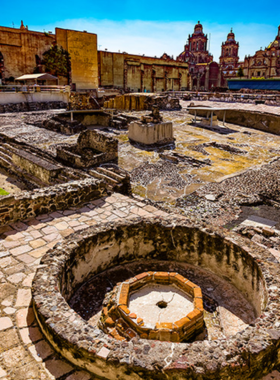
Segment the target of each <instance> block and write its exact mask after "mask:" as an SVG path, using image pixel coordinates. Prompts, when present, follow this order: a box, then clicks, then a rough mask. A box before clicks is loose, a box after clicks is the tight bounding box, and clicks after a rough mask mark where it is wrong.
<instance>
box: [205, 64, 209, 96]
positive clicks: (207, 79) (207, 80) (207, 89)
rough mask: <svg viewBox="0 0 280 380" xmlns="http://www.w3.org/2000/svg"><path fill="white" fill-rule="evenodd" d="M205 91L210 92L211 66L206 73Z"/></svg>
mask: <svg viewBox="0 0 280 380" xmlns="http://www.w3.org/2000/svg"><path fill="white" fill-rule="evenodd" d="M205 91H209V66H207V67H206V73H205Z"/></svg>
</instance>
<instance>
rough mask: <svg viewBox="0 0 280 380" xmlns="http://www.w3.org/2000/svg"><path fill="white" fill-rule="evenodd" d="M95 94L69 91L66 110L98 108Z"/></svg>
mask: <svg viewBox="0 0 280 380" xmlns="http://www.w3.org/2000/svg"><path fill="white" fill-rule="evenodd" d="M94 95H96V94H91V93H81V92H71V94H70V96H69V103H68V107H67V109H68V110H93V109H100V108H101V107H100V105H99V103H98V101H97V99H96V98H95V97H94Z"/></svg>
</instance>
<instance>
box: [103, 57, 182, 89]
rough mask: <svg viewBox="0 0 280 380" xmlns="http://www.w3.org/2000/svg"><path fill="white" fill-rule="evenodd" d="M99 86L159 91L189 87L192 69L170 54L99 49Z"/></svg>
mask: <svg viewBox="0 0 280 380" xmlns="http://www.w3.org/2000/svg"><path fill="white" fill-rule="evenodd" d="M98 65H99V86H101V87H115V88H120V89H124V90H125V91H126V90H128V91H134V92H144V91H147V92H156V91H168V90H174V91H180V90H186V89H188V83H189V69H188V64H187V63H185V62H178V61H175V60H174V59H172V58H171V57H170V56H168V55H167V54H166V53H165V54H163V56H162V57H161V58H155V57H146V56H142V55H141V56H140V55H133V54H128V53H113V52H108V51H99V52H98Z"/></svg>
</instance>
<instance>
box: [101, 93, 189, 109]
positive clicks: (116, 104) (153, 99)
mask: <svg viewBox="0 0 280 380" xmlns="http://www.w3.org/2000/svg"><path fill="white" fill-rule="evenodd" d="M153 106H157V107H158V108H159V109H160V110H180V109H181V108H182V107H181V106H180V100H179V99H176V98H172V97H171V96H168V95H165V96H156V95H148V94H147V95H143V94H141V95H140V94H126V95H121V96H116V97H115V98H112V99H110V100H108V101H106V102H104V108H115V109H118V110H126V111H130V110H134V111H144V110H152V109H153Z"/></svg>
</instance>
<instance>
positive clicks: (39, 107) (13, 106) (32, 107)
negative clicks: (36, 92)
mask: <svg viewBox="0 0 280 380" xmlns="http://www.w3.org/2000/svg"><path fill="white" fill-rule="evenodd" d="M66 107H67V103H64V102H41V103H36V102H35V103H27V102H26V103H9V104H0V113H11V112H28V111H43V110H52V109H60V108H66Z"/></svg>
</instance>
